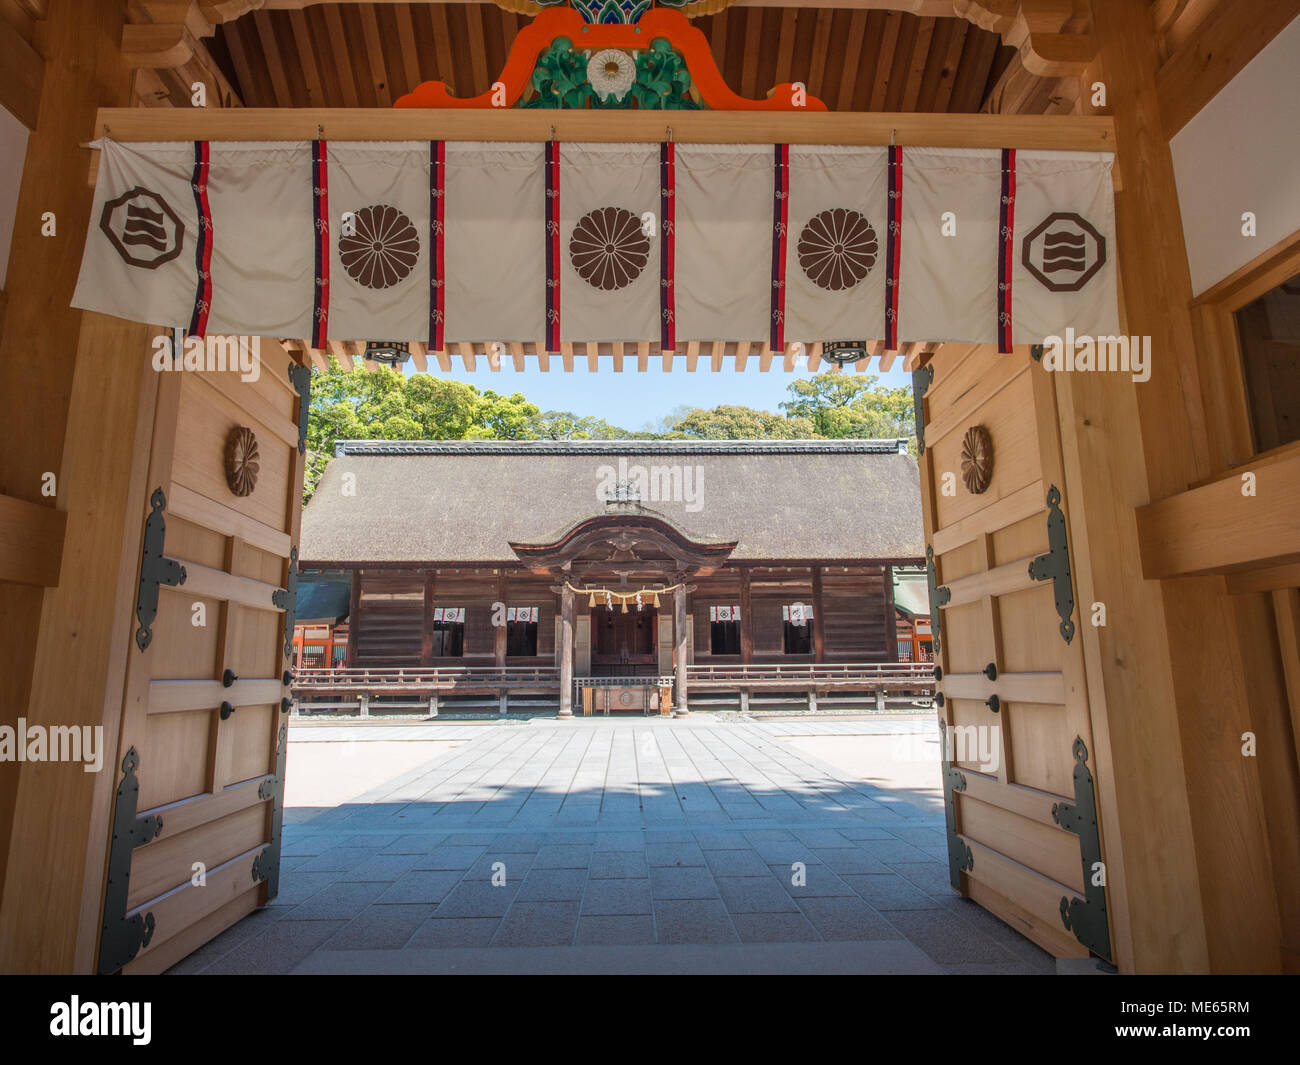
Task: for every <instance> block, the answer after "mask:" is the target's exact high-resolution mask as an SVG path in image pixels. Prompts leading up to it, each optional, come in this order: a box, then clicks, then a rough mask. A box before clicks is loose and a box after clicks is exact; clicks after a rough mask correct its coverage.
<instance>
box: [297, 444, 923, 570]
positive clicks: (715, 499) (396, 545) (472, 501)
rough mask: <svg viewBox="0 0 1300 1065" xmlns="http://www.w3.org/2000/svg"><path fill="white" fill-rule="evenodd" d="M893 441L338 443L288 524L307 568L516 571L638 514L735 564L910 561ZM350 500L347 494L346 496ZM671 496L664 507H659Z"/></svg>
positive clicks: (914, 554)
mask: <svg viewBox="0 0 1300 1065" xmlns="http://www.w3.org/2000/svg"><path fill="white" fill-rule="evenodd" d="M899 447H900V442H899V441H896V440H739V441H737V440H727V441H715V440H702V441H642V440H637V441H563V442H557V441H551V440H545V441H523V442H513V441H344V442H340V443H339V444H338V446H337V448H336V454H335V457H334V458H333V459H332V460H331V461H330V463H329V465H328V466H327V467H326V469H325V473H324V475H323V476H322V478H321V482H320V485H319V486H318V488H317V490H316V494H315V495H314V496H313V497H312V499H311V502H310V503H309V504H308V505H307V508H306V510H305V511H304V513H303V518H302V537H301V545H300V555H301V558H302V561H303V563H304V564H306V565H316V566H319V565H338V564H347V563H385V562H387V563H413V562H414V563H421V562H437V563H452V562H465V563H482V562H506V561H511V562H513V561H514V560H515V554H514V552H513V551H512V550H511V548H510V542H511V541H514V542H516V543H518V542H521V541H529V542H542V541H547V540H549V539H551V538H553V537H554V536H555V535H556V534H557V533H559V531H560V530H562V529H565V528H566V527H569V526H571V525H572V524H573V523H574V522H575V521H577V520H579V519H582V518H584V517H590V516H592V515H598V514H603V513H606V512H607V511H609V510H611V509H612V508H611V507H609V506H608V505H607V503H606V501H605V498H604V496H606V495H608V494H609V493H610V489H611V488H614V486H615V483H616V482H619V487H617V488H615V491H616V492H622V493H623V494H624V495H627V494H629V489H630V494H631V495H632V496H634V497H636V496H639V497H640V502H641V504H642V505H643V506H644V507H646V508H648V509H650V510H651V511H653V512H655V513H657V514H659V515H662V516H663V517H664V518H666V519H667V520H669V521H671V522H673V523H674V524H675V525H676V526H678V527H679V528H680V529H682V530H683V531H684V532H686V533H688V534H690V535H691V536H692V537H694V538H697V539H701V540H707V539H710V538H713V539H719V538H720V539H725V540H736V541H738V544H737V546H736V549H735V551H734V552H733V553H732V556H731V557H732V560H733V561H757V560H763V559H773V560H776V559H780V560H791V561H794V560H805V559H808V560H811V559H843V560H866V559H900V560H901V559H911V560H919V559H920V558H921V557H922V556H923V554H924V550H925V548H924V544H923V537H922V531H921V501H920V486H919V478H918V473H917V467H916V461H915V460H914V459H913V458H912V457H911V456H910V455H907V454H906V453H900V451H899ZM349 487H351V488H354V492H353V493H352V494H347V489H348V488H349ZM665 495H667V496H670V497H672V498H663V496H665Z"/></svg>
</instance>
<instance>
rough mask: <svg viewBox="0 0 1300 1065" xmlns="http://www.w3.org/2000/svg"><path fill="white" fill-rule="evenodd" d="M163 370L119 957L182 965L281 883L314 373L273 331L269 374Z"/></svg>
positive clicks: (133, 703)
mask: <svg viewBox="0 0 1300 1065" xmlns="http://www.w3.org/2000/svg"><path fill="white" fill-rule="evenodd" d="M232 343H233V341H232ZM210 350H211V349H210ZM156 377H157V396H156V404H155V406H154V422H153V443H152V447H151V450H150V454H149V474H148V484H147V494H148V496H149V500H148V506H147V508H146V512H145V513H144V514H142V515H141V519H140V520H141V521H142V523H143V524H144V535H143V551H142V558H141V562H140V592H139V598H138V600H137V602H136V607H135V609H136V616H135V617H134V618H133V619H132V627H133V631H134V637H135V638H134V641H133V644H132V646H131V648H130V662H129V664H128V666H127V674H126V686H125V698H124V704H123V710H122V726H121V738H120V743H119V748H118V753H117V759H116V763H115V765H114V766H113V770H114V772H115V774H116V786H115V790H114V795H113V802H114V808H113V811H112V825H113V829H112V831H113V835H112V838H111V840H110V844H109V858H108V869H107V876H106V880H105V888H104V907H103V922H102V925H101V929H100V947H99V955H98V957H99V966H98V968H99V971H100V972H104V973H107V972H115V971H118V970H120V969H125V970H126V971H127V972H157V971H160V970H163V969H166V968H167V967H169V966H170V965H172V964H173V963H175V962H176V961H177V960H179V959H180V958H182V957H184V956H185V955H186V954H188V953H190V952H191V951H193V950H194V949H195V948H197V947H199V946H200V945H202V944H203V943H205V942H206V941H207V940H209V939H211V938H212V937H213V936H215V935H217V934H218V933H219V932H221V931H223V930H224V929H225V928H227V927H229V926H230V925H231V924H233V923H234V922H235V921H237V920H238V919H239V918H240V917H242V916H244V915H245V914H246V913H248V912H249V911H250V910H252V909H254V908H255V907H257V906H259V905H264V904H265V903H266V902H268V901H269V900H270V899H272V898H274V897H275V895H276V892H277V889H278V883H279V862H280V825H281V819H282V812H283V795H284V768H285V748H286V723H287V721H288V713H287V709H288V705H289V704H288V695H289V691H288V687H287V682H288V680H289V676H288V674H287V673H286V672H285V671H286V670H287V669H288V668H289V664H290V662H291V661H292V659H291V650H292V643H291V641H292V636H293V608H294V601H293V600H294V595H295V593H296V585H297V549H296V547H295V546H294V545H295V544H296V541H297V536H298V526H299V516H300V513H301V509H302V508H301V503H300V500H301V493H302V479H303V456H304V449H305V429H304V426H305V419H306V415H307V406H308V401H307V395H308V391H309V382H310V374H309V371H308V370H306V369H305V368H302V367H299V366H297V365H296V364H295V363H293V362H292V361H291V360H290V358H289V356H288V354H287V353H286V352H285V350H284V349H283V348H282V347H281V346H280V344H279V343H277V342H276V341H273V340H262V341H261V342H260V374H259V375H258V377H257V378H256V379H255V380H248V381H245V380H241V376H240V374H239V373H238V372H232V371H231V370H211V371H206V372H200V371H193V370H185V371H180V370H176V371H167V372H159V373H157V374H156Z"/></svg>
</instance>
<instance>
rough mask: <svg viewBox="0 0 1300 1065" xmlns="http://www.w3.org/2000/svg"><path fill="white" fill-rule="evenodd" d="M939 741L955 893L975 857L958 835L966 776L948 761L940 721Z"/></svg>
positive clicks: (945, 732) (943, 723)
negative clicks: (959, 799) (960, 798)
mask: <svg viewBox="0 0 1300 1065" xmlns="http://www.w3.org/2000/svg"><path fill="white" fill-rule="evenodd" d="M939 739H940V742H942V744H943V750H942V751H941V752H940V755H941V757H942V758H943V816H944V820H945V821H946V822H947V825H948V882H949V883H951V884H952V889H953V890H954V891H960V890H961V874H962V873H963V872H968V871H969V870H971V869H974V868H975V855H974V854H973V853H972V852H971V849H970V847H969V846H967V844H966V841H965V840H964V839H962V838H961V836H959V835H958V834H957V798H956V793H957V792H959V791H965V790H966V774H965V773H963V772H962V771H961V770H960V769H958V768H957V767H956V766H954V765H953V764H952V762H950V761H949V760H948V754H949V747H948V723H947V722H946V721H944V720H943V719H942V718H940V719H939Z"/></svg>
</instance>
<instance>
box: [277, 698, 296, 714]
mask: <svg viewBox="0 0 1300 1065" xmlns="http://www.w3.org/2000/svg"><path fill="white" fill-rule="evenodd" d="M292 709H293V700H292V699H288V698H285V699H281V700H280V713H282V714H287V713H288V712H289V711H290V710H292Z"/></svg>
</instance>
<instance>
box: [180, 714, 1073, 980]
mask: <svg viewBox="0 0 1300 1065" xmlns="http://www.w3.org/2000/svg"><path fill="white" fill-rule="evenodd" d="M402 728H404V729H415V730H416V731H415V732H414V733H413V734H412V735H413V736H419V737H422V738H431V737H446V738H449V739H451V738H454V739H457V740H462V739H463V740H465V742H464V743H463V745H461V746H459V747H457V748H455V749H454V750H448V751H443V752H442V753H440V754H438V755H436V756H434V757H433V758H431V760H430V761H429V762H427V763H426V764H424V765H421V766H419V767H417V768H416V769H414V770H411V771H409V772H406V773H403V774H401V775H399V776H396V777H395V778H394V779H392V780H389V781H386V782H385V783H384V784H383V785H382V786H380V787H378V788H376V789H374V790H373V791H371V792H369V793H368V794H366V795H363V796H361V797H360V799H359V800H358V801H353V802H347V803H344V804H341V805H338V806H335V807H332V808H329V809H326V810H324V811H323V812H319V813H313V811H312V810H299V811H295V810H288V811H286V824H285V827H284V845H283V852H282V854H283V860H282V866H281V870H282V871H281V878H280V894H279V897H278V898H277V899H276V900H275V902H274V903H273V904H272V905H270V906H268V907H266V908H265V909H263V910H260V911H257V912H255V913H253V914H250V915H249V916H248V917H246V918H244V920H242V921H240V922H239V923H238V924H237V925H235V926H234V927H233V928H231V929H229V930H227V931H226V932H225V933H223V934H222V935H221V936H219V937H218V938H217V939H216V940H214V941H213V942H211V943H209V944H208V945H206V946H204V947H203V948H201V949H200V950H199V951H197V952H196V953H195V954H193V955H191V956H190V957H188V958H186V959H185V960H184V961H182V962H180V963H179V964H178V965H176V966H175V967H174V968H173V969H172V970H171V971H172V972H176V973H192V972H203V973H245V972H257V973H270V972H276V973H288V972H313V973H343V972H389V973H408V972H409V973H436V972H483V973H498V972H542V973H545V972H556V973H558V972H592V971H599V972H674V973H677V972H683V973H685V972H790V973H810V972H811V973H827V972H880V973H911V972H916V973H942V972H948V973H968V972H969V973H1051V972H1054V971H1055V965H1054V963H1053V960H1052V959H1051V958H1050V957H1049V956H1048V955H1047V954H1046V953H1044V952H1043V951H1041V950H1039V949H1038V948H1037V947H1036V946H1034V945H1033V944H1032V943H1030V942H1029V941H1028V940H1026V939H1024V938H1023V937H1022V936H1021V935H1020V934H1019V933H1018V932H1016V931H1014V930H1013V929H1011V928H1009V927H1008V926H1006V925H1004V924H1003V923H1002V922H1001V921H999V920H997V919H996V918H994V917H992V916H991V915H989V914H988V913H986V912H985V911H983V910H981V909H980V908H979V907H978V906H976V905H975V904H973V903H971V902H968V901H967V900H964V899H961V898H959V897H957V895H956V894H955V893H954V892H953V891H952V890H951V888H950V887H949V884H948V871H947V864H946V851H945V837H944V819H943V808H942V796H941V795H939V796H934V795H928V796H923V797H920V798H918V796H917V793H916V792H915V791H914V790H913V791H909V792H908V793H907V797H906V798H903V797H900V795H899V794H895V793H892V792H891V791H890V790H888V789H885V788H881V787H877V786H874V785H872V784H868V783H865V782H863V781H862V780H860V779H854V778H853V777H852V776H851V775H850V774H848V773H846V772H845V771H844V770H841V769H837V768H835V767H834V766H832V765H830V764H828V763H826V762H823V761H819V760H817V759H814V758H812V757H811V756H809V755H807V754H805V753H803V752H801V751H800V749H799V747H798V746H797V741H798V737H800V736H808V735H816V736H823V737H824V736H828V735H829V736H835V735H839V736H844V737H861V736H872V735H875V736H880V737H882V738H881V742H882V743H889V742H891V741H890V740H888V739H887V738H885V737H886V736H887V734H888V733H890V732H897V731H903V732H914V733H924V734H928V733H935V734H936V736H937V728H936V726H935V725H934V723H933V719H932V718H929V717H928V716H927V717H926V718H919V717H918V718H901V719H900V718H889V719H879V718H878V719H872V718H864V719H858V720H851V721H844V720H841V721H831V720H790V719H784V720H781V721H772V722H761V723H760V722H752V721H726V722H724V721H719V720H716V719H711V718H710V717H709V716H708V715H703V714H701V715H699V716H697V717H693V718H690V719H685V720H678V721H673V720H667V721H664V720H657V719H642V718H613V719H606V718H601V719H593V720H583V719H580V720H576V721H571V722H559V721H554V720H546V719H537V720H533V721H524V722H502V723H500V724H488V723H484V724H468V725H466V724H462V725H455V724H452V723H448V724H447V725H445V726H444V725H440V724H437V723H431V724H429V725H423V726H402ZM329 732H334V733H335V735H334V736H333V737H330V736H329V735H328V734H329ZM363 732H364V733H366V734H367V735H369V734H372V733H373V734H375V735H376V736H377V735H378V731H377V727H376V726H369V727H362V726H346V725H340V726H334V725H330V726H325V727H308V728H302V727H298V728H295V729H292V730H291V733H290V736H291V742H298V741H299V740H300V738H301V739H302V740H310V741H315V742H325V741H326V740H328V739H330V738H332V739H334V740H335V741H337V740H339V739H348V738H355V737H357V736H359V735H360V734H361V733H363ZM295 733H297V735H295ZM362 738H364V737H362ZM385 738H387V736H385ZM357 748H358V749H363V748H364V744H357ZM881 749H882V751H883V750H884V748H881ZM884 760H885V761H887V760H888V756H887V755H886V756H885V758H884ZM291 761H292V749H291ZM873 776H876V777H879V776H880V774H879V773H876V774H873ZM936 798H937V801H936ZM908 800H915V801H908ZM299 818H306V819H305V820H298V821H297V823H291V822H293V821H295V820H296V819H299Z"/></svg>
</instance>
